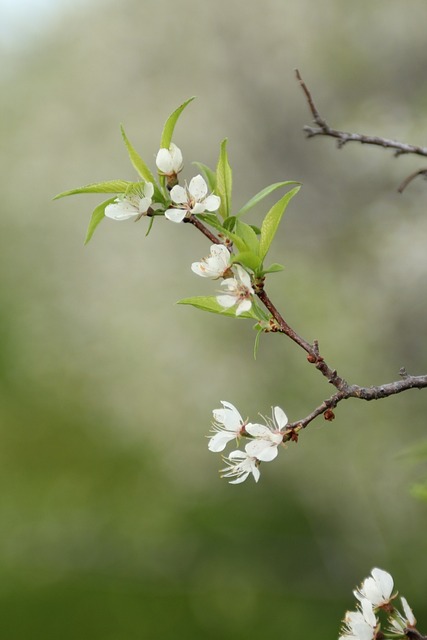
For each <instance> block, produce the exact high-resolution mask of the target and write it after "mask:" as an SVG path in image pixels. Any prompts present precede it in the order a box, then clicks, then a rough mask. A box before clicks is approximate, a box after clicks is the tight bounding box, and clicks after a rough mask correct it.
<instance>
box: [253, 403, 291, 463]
mask: <svg viewBox="0 0 427 640" xmlns="http://www.w3.org/2000/svg"><path fill="white" fill-rule="evenodd" d="M266 422H267V424H253V423H248V424H247V425H246V426H245V431H247V433H249V434H250V435H251V436H253V437H254V440H251V442H249V443H248V444H247V445H246V447H245V449H246V451H247V453H249V455H251V456H255V457H256V458H257V459H258V460H262V461H263V462H270V461H271V460H274V458H276V457H277V454H278V447H279V445H280V444H282V442H283V429H284V428H285V427H286V425H287V424H288V418H287V415H286V413H285V412H284V411H283V409H281V408H280V407H274V409H273V420H271V419H269V418H267V419H266Z"/></svg>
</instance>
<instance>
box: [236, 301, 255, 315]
mask: <svg viewBox="0 0 427 640" xmlns="http://www.w3.org/2000/svg"><path fill="white" fill-rule="evenodd" d="M251 306H252V302H251V301H250V300H242V302H241V303H240V304H239V305H238V307H237V309H236V316H240V315H241V314H242V313H245V311H249V310H250V308H251Z"/></svg>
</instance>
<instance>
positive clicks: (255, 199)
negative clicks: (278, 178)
mask: <svg viewBox="0 0 427 640" xmlns="http://www.w3.org/2000/svg"><path fill="white" fill-rule="evenodd" d="M289 184H299V182H295V180H286V182H275V183H274V184H270V186H269V187H265V189H262V190H261V191H259V192H258V193H257V194H256V195H254V196H253V197H252V198H251V199H250V200H248V202H247V203H246V204H245V205H244V206H243V207H242V208H241V209H240V211H238V212H237V213H236V216H242V215H244V214H245V213H247V212H248V211H249V210H250V209H252V207H255V205H257V204H258V203H259V202H261V200H263V199H264V198H266V197H267V196H269V195H270V193H273V191H275V190H276V189H280V188H281V187H286V186H287V185H289Z"/></svg>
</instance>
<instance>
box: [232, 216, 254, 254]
mask: <svg viewBox="0 0 427 640" xmlns="http://www.w3.org/2000/svg"><path fill="white" fill-rule="evenodd" d="M235 233H237V235H238V236H239V237H240V238H242V240H243V242H244V243H245V245H246V247H247V248H248V250H249V251H251V252H252V253H254V254H255V255H258V253H259V240H258V237H257V234H256V233H255V231H254V230H253V229H252V227H250V226H249V225H248V224H246V222H242V221H241V220H237V222H236V228H235Z"/></svg>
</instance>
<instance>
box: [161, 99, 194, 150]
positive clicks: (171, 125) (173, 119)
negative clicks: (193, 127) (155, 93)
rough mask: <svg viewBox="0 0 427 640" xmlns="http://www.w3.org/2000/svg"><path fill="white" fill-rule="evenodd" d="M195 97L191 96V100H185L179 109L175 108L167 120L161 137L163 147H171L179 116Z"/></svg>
mask: <svg viewBox="0 0 427 640" xmlns="http://www.w3.org/2000/svg"><path fill="white" fill-rule="evenodd" d="M195 97H196V96H193V97H192V98H189V100H186V101H185V102H183V103H182V105H181V106H179V107H178V109H175V111H174V112H173V113H172V114H171V115H170V116H169V118H168V119H167V120H166V122H165V126H164V127H163V132H162V137H161V138H160V148H161V149H169V147H170V143H171V142H172V136H173V131H174V129H175V125H176V123H177V121H178V118H179V116H180V115H181V113H182V112H183V111H184V109H185V107H186V106H187V105H188V104H190V102H192V101H193V100H194V98H195Z"/></svg>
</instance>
